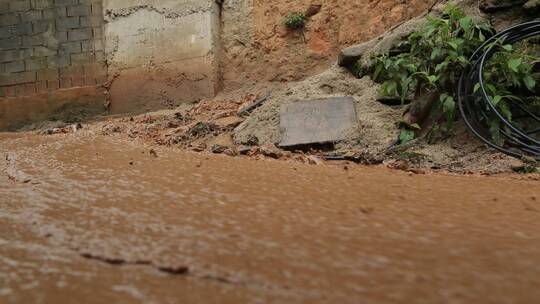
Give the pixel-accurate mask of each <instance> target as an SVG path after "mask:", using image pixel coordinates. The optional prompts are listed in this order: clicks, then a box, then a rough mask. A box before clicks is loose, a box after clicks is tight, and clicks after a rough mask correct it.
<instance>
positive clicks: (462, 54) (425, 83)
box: [369, 6, 492, 142]
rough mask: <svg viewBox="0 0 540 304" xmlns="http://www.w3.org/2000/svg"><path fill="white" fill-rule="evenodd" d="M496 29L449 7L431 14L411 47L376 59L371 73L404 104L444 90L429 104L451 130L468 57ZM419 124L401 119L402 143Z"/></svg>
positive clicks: (412, 37) (413, 37)
mask: <svg viewBox="0 0 540 304" xmlns="http://www.w3.org/2000/svg"><path fill="white" fill-rule="evenodd" d="M491 33H492V29H491V27H490V26H489V24H487V23H484V22H477V21H475V20H474V19H473V18H472V17H470V16H467V15H465V13H464V12H463V11H462V10H461V9H460V8H458V7H455V6H448V7H446V9H445V10H444V13H443V15H442V16H441V17H433V16H428V17H427V24H426V26H425V27H424V28H422V29H421V30H419V31H417V32H414V33H412V34H411V35H410V36H409V37H408V40H407V43H406V47H407V49H408V51H406V52H403V53H401V54H398V55H388V54H383V55H380V56H377V57H375V58H374V64H373V65H372V66H371V68H370V70H369V72H370V73H371V75H372V77H373V79H374V80H375V81H377V82H380V83H382V85H381V94H382V95H384V96H393V97H398V98H399V99H400V100H401V102H402V103H404V102H405V101H406V99H407V98H409V97H410V99H413V100H416V99H418V98H419V97H420V96H422V95H426V94H428V93H429V92H435V93H436V94H438V95H439V98H435V99H434V102H433V103H428V106H429V107H431V113H432V115H437V113H442V114H444V115H442V116H444V118H445V120H446V123H445V124H444V125H443V126H442V127H441V128H439V127H438V129H441V130H443V131H444V132H449V130H450V129H451V127H452V124H453V122H454V116H455V109H456V103H455V99H454V87H455V85H456V83H457V81H458V80H459V77H460V75H461V73H462V71H463V69H464V68H465V67H466V66H467V65H468V64H469V62H468V58H469V57H470V56H471V55H472V53H473V52H474V51H475V50H476V49H477V48H478V47H479V46H480V45H481V44H482V43H483V42H484V41H485V40H486V36H487V35H490V34H491ZM438 115H440V114H438ZM418 123H419V122H414V123H413V122H402V123H401V126H402V130H403V131H402V133H401V136H400V141H401V142H407V141H410V140H412V139H414V137H415V133H416V132H417V131H418V130H419V129H420V126H419V125H418Z"/></svg>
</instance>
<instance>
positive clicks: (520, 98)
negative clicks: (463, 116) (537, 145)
mask: <svg viewBox="0 0 540 304" xmlns="http://www.w3.org/2000/svg"><path fill="white" fill-rule="evenodd" d="M495 46H496V47H497V53H495V54H494V56H493V57H492V58H491V60H490V61H489V62H488V63H487V65H486V67H485V69H484V81H485V88H486V91H487V94H488V96H489V99H490V102H491V103H492V105H494V106H495V107H496V108H497V109H498V110H499V112H500V113H501V114H502V115H503V116H504V117H505V118H506V119H507V120H508V121H510V122H512V123H514V124H515V125H517V126H519V127H521V128H524V129H526V128H529V129H530V128H531V126H530V124H531V123H534V122H533V121H531V120H524V119H517V120H514V116H515V115H516V114H520V112H522V109H528V110H532V112H536V113H538V112H539V111H538V110H539V109H540V107H538V97H535V96H534V95H535V92H536V87H537V83H538V79H540V74H538V73H535V72H534V67H535V65H539V64H540V47H539V46H538V44H535V43H531V41H529V40H525V41H522V42H521V43H518V44H516V45H510V44H501V43H499V42H497V45H495ZM473 90H474V93H476V92H478V91H479V90H480V83H477V84H475V86H474V89H473ZM486 119H487V124H488V125H489V126H490V131H491V136H492V138H493V140H494V141H496V142H497V143H498V144H502V143H503V142H502V136H501V131H502V130H501V126H500V125H499V124H500V122H499V119H497V117H494V116H493V115H492V116H490V117H487V118H486ZM534 127H536V128H537V127H538V125H536V126H534Z"/></svg>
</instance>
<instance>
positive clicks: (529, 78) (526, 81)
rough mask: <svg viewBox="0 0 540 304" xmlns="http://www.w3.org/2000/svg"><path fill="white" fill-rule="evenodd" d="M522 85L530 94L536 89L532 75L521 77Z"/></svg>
mask: <svg viewBox="0 0 540 304" xmlns="http://www.w3.org/2000/svg"><path fill="white" fill-rule="evenodd" d="M523 83H524V84H525V86H526V87H527V89H528V90H529V91H531V92H533V91H534V88H535V87H536V80H534V78H533V77H532V75H525V76H524V77H523Z"/></svg>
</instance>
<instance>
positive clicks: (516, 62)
mask: <svg viewBox="0 0 540 304" xmlns="http://www.w3.org/2000/svg"><path fill="white" fill-rule="evenodd" d="M522 62H523V61H522V59H521V58H512V59H510V60H508V68H509V69H510V70H512V71H513V72H515V73H519V66H520V65H521V63H522Z"/></svg>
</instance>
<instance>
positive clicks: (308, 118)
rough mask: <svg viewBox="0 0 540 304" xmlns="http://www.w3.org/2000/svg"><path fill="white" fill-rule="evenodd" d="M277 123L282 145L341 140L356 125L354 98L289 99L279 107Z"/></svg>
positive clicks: (289, 145)
mask: <svg viewBox="0 0 540 304" xmlns="http://www.w3.org/2000/svg"><path fill="white" fill-rule="evenodd" d="M280 124H281V132H282V133H281V134H282V139H281V143H280V146H282V147H291V146H298V145H306V144H316V143H331V142H337V141H340V140H344V139H345V138H346V136H347V132H349V131H352V130H353V129H354V128H355V127H357V117H356V106H355V102H354V99H353V98H352V97H335V98H327V99H320V100H308V101H300V102H294V103H290V104H287V105H284V106H283V107H282V109H281V119H280Z"/></svg>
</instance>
